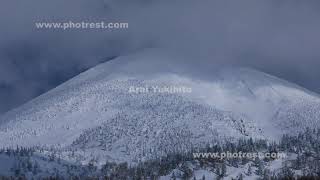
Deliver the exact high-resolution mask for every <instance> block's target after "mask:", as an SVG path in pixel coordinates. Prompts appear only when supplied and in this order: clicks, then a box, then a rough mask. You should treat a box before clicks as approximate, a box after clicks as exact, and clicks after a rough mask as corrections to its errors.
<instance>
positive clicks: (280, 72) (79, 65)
mask: <svg viewBox="0 0 320 180" xmlns="http://www.w3.org/2000/svg"><path fill="white" fill-rule="evenodd" d="M318 7H319V2H318V1H312V0H311V1H291V0H289V1H282V2H279V1H277V0H274V1H273V0H271V1H269V0H266V1H241V2H231V1H219V0H218V1H211V0H202V1H193V0H176V1H157V0H155V1H145V0H138V1H131V0H119V1H114V0H108V1H102V0H93V1H90V2H87V1H82V0H81V1H79V0H71V1H68V2H65V1H62V0H56V1H54V2H51V1H42V0H34V1H32V2H26V1H21V0H10V1H9V0H5V1H4V2H3V4H2V5H1V7H0V15H1V18H0V23H1V24H4V28H1V30H0V36H1V41H0V111H1V112H4V111H7V110H9V109H11V108H13V107H17V106H18V105H21V104H22V103H24V102H26V101H28V100H31V99H32V98H34V97H36V96H38V95H40V94H42V93H44V92H46V91H48V90H50V89H51V88H54V87H56V86H57V85H59V84H61V83H63V82H64V81H66V80H68V79H69V78H71V77H73V76H76V75H77V74H79V73H80V72H82V71H83V70H84V69H87V68H89V67H93V66H95V65H97V64H98V63H100V62H101V61H103V60H104V59H108V58H109V57H114V56H121V55H125V54H128V52H131V51H135V50H137V49H143V48H148V47H164V48H168V49H173V50H175V51H180V52H182V53H183V54H189V55H190V56H194V58H190V60H191V61H194V62H198V61H200V62H198V63H199V64H204V66H207V67H208V66H211V67H216V66H218V65H219V64H228V65H230V64H232V65H240V66H246V67H253V68H257V69H260V70H262V71H265V72H268V73H270V74H273V75H276V76H279V77H281V78H284V79H287V80H289V81H291V82H295V83H298V84H299V85H302V86H304V87H306V88H309V89H311V90H313V91H316V92H319V83H318V78H319V77H320V75H319V71H318V69H317V67H319V65H320V64H319V62H320V61H319V60H318V59H319V57H320V55H319V51H318V49H317V47H319V42H320V40H319V36H318V32H319V31H320V30H319V28H320V27H319V23H318V19H319V12H320V11H319V10H318ZM42 21H43V22H65V21H90V22H91V21H93V22H96V21H98V22H100V21H106V22H109V21H120V22H128V23H129V27H130V28H129V29H126V30H113V31H104V30H103V31H100V30H80V31H79V30H70V31H59V30H39V29H36V28H35V27H34V23H35V22H42ZM199 71H201V69H199Z"/></svg>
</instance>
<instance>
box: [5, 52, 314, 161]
mask: <svg viewBox="0 0 320 180" xmlns="http://www.w3.org/2000/svg"><path fill="white" fill-rule="evenodd" d="M175 59H180V61H179V60H177V61H175ZM178 62H182V61H181V57H180V56H178V55H176V54H174V53H168V52H166V53H164V52H162V51H160V50H155V49H150V50H146V51H143V52H140V53H136V54H133V55H128V56H124V57H119V58H117V59H115V60H112V61H110V62H107V63H104V64H101V65H99V66H97V67H94V68H92V69H90V70H88V71H86V72H84V73H82V74H80V75H79V76H77V77H75V78H73V79H71V80H69V81H68V82H66V83H64V84H62V85H61V86H59V87H57V88H55V89H53V90H52V91H50V92H48V93H46V94H44V95H42V96H40V97H38V98H36V99H34V100H32V101H30V102H29V103H27V104H25V105H23V106H21V107H19V108H17V109H15V110H13V111H11V112H9V113H6V114H4V115H3V116H2V117H1V118H0V123H1V124H0V147H8V146H11V147H15V146H16V145H19V146H34V145H41V146H51V145H55V146H59V147H61V148H62V149H63V148H76V150H79V151H80V150H81V151H83V152H84V154H85V155H84V156H89V155H88V154H93V155H94V156H101V157H104V158H108V160H113V161H138V160H139V159H145V158H153V157H154V156H161V155H164V154H165V153H167V152H168V151H184V150H187V149H190V148H191V146H201V145H203V144H205V143H214V142H216V141H223V140H224V139H234V138H241V137H253V138H267V139H278V138H279V137H281V135H282V134H283V133H295V132H298V131H301V130H303V128H305V127H319V124H320V123H319V120H320V114H319V113H320V112H319V111H318V110H319V108H320V100H319V96H318V95H316V94H314V93H311V92H309V91H307V90H305V89H303V88H300V87H298V86H296V85H293V84H291V83H288V82H286V81H283V80H281V79H278V78H276V77H273V76H271V75H268V74H265V73H262V72H259V71H256V70H251V69H247V68H229V69H222V70H220V71H219V72H213V73H212V74H210V75H208V77H212V78H202V77H201V76H199V77H198V76H190V74H192V72H191V71H190V69H188V68H186V67H185V66H184V65H180V64H179V63H178ZM153 85H157V86H185V87H190V88H191V89H192V92H191V93H174V94H170V93H129V92H128V91H129V88H130V87H132V86H133V87H146V86H153ZM103 154H104V155H103ZM102 161H103V160H102Z"/></svg>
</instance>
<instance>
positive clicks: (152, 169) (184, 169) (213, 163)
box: [0, 129, 320, 180]
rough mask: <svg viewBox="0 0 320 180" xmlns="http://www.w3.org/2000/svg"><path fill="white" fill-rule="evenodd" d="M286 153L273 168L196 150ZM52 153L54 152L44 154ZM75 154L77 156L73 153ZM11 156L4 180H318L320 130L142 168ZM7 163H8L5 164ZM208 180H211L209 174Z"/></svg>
mask: <svg viewBox="0 0 320 180" xmlns="http://www.w3.org/2000/svg"><path fill="white" fill-rule="evenodd" d="M226 151H228V152H240V151H242V152H284V153H286V154H288V156H289V157H293V158H288V159H285V160H283V162H282V163H281V166H280V167H278V168H276V169H273V170H271V169H270V168H272V167H270V166H268V164H269V163H270V162H272V161H274V160H275V159H267V158H264V159H259V158H255V159H246V158H242V159H237V158H233V159H214V158H194V157H193V152H226ZM44 152H50V153H44ZM71 156H72V154H71ZM1 157H2V159H3V157H7V159H9V160H11V162H12V163H9V162H10V161H8V162H7V165H8V166H9V165H10V164H11V167H10V171H11V172H10V175H3V174H4V172H0V173H1V175H2V176H1V178H0V179H10V178H14V177H15V178H17V177H20V178H21V179H30V178H35V179H37V178H41V179H43V178H47V179H70V178H72V179H80V177H81V178H83V177H87V178H89V179H90V178H93V179H94V178H97V177H100V178H104V179H110V180H113V179H114V180H118V179H120V180H121V179H123V180H126V179H128V180H131V179H132V180H136V179H137V180H138V179H160V177H164V176H166V177H170V179H192V180H193V179H196V177H195V176H194V172H195V171H196V170H198V169H205V170H207V171H208V172H211V173H213V174H214V175H215V177H216V179H223V178H224V177H228V173H229V172H228V170H227V169H228V168H230V167H233V168H240V169H242V171H241V173H240V174H238V175H237V177H236V179H243V178H245V177H250V176H253V177H257V179H317V178H319V177H320V129H318V130H316V129H313V130H312V129H307V130H306V131H305V132H304V133H299V134H298V135H296V136H288V135H284V136H283V137H282V138H281V140H280V141H279V142H272V143H270V142H268V141H266V140H253V139H251V138H250V139H240V140H238V141H237V142H227V143H223V144H216V145H214V146H209V145H208V146H207V148H204V149H197V150H196V149H190V151H188V152H185V153H172V154H168V155H167V156H165V157H159V158H157V159H154V160H148V161H143V162H140V163H138V164H128V163H119V164H116V163H112V162H107V163H105V164H104V165H102V166H98V164H97V163H96V161H95V160H94V159H92V160H91V161H90V162H89V163H87V164H86V165H79V164H74V163H70V162H67V161H65V160H63V159H62V158H61V156H60V153H59V151H57V150H53V149H51V150H50V149H45V148H43V147H33V148H22V147H17V148H15V149H1V150H0V159H1ZM1 165H2V166H4V165H6V162H1ZM201 179H202V180H205V179H206V175H205V174H204V175H203V176H202V177H201Z"/></svg>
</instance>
